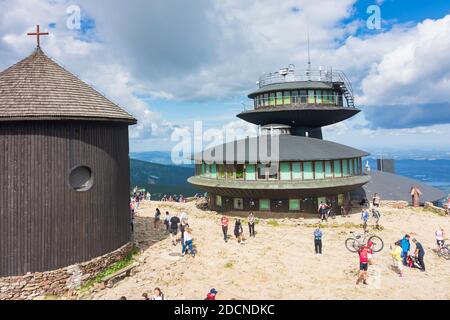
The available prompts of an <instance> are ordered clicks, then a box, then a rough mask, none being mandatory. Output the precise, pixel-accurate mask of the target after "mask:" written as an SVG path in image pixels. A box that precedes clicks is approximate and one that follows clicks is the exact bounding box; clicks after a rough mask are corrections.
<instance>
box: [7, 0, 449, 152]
mask: <svg viewBox="0 0 450 320" xmlns="http://www.w3.org/2000/svg"><path fill="white" fill-rule="evenodd" d="M374 4H376V5H378V6H379V8H380V10H381V11H380V12H381V18H382V28H381V29H380V30H369V29H368V28H367V26H366V20H367V19H368V17H369V14H367V8H368V7H369V6H370V5H374ZM72 5H76V6H78V7H79V8H80V12H81V16H80V19H81V20H80V21H81V28H80V29H75V30H74V29H70V28H68V27H67V20H68V18H69V16H70V15H69V14H68V13H67V10H68V8H69V7H70V6H72ZM37 23H40V24H41V25H42V26H47V29H48V30H49V31H50V33H51V36H50V37H48V39H44V40H43V48H44V50H45V52H46V53H47V54H48V55H50V56H51V57H52V58H54V59H55V60H56V61H57V62H58V63H61V64H62V65H64V66H65V67H66V68H67V69H69V70H70V71H72V72H73V73H75V74H77V75H78V76H79V77H80V78H81V79H83V80H85V81H86V82H88V83H89V84H91V85H92V86H94V87H95V88H96V89H98V90H99V91H101V92H102V93H104V94H105V95H106V96H107V97H109V98H110V99H111V100H113V101H114V102H116V103H118V104H119V105H121V106H122V107H123V108H124V109H126V110H127V111H129V112H130V113H132V114H133V115H134V116H135V117H136V118H137V119H138V121H139V124H138V126H136V127H133V128H131V129H130V137H131V149H132V151H152V150H171V148H173V146H174V145H175V144H176V142H175V141H172V140H171V135H172V134H174V133H179V132H188V131H189V130H191V129H192V127H193V124H194V121H202V122H203V127H204V128H205V129H215V130H216V131H219V132H220V131H224V130H225V129H227V128H234V129H238V131H239V132H240V133H241V134H243V135H246V134H247V131H252V130H253V129H254V128H251V126H249V125H248V124H246V123H244V122H243V121H241V120H239V119H237V118H236V114H238V113H239V112H241V111H242V110H243V106H242V103H243V102H244V103H247V104H251V102H250V101H249V100H248V98H247V94H248V93H250V92H251V91H253V90H254V89H255V88H256V84H255V83H256V81H257V79H258V77H259V76H260V75H261V74H263V73H266V72H273V71H276V70H278V69H279V68H280V67H284V66H287V65H289V64H291V63H293V64H295V65H296V66H297V69H303V68H305V67H306V62H307V50H306V48H307V46H306V43H307V42H306V34H307V32H306V30H307V28H309V29H310V34H311V54H312V63H313V68H317V67H319V66H323V67H328V66H333V68H335V69H341V70H344V71H345V72H346V74H347V75H348V76H349V77H350V79H351V81H352V83H353V86H354V88H355V91H356V104H357V106H359V107H361V108H362V109H363V113H361V114H360V115H358V116H356V117H354V118H353V119H351V120H348V121H346V122H344V123H340V124H338V125H335V126H331V127H327V128H325V129H324V133H325V138H326V139H330V140H333V141H337V142H341V143H346V144H350V145H352V146H354V147H358V148H362V149H373V148H394V149H395V148H401V149H408V148H409V149H413V148H427V147H433V148H436V149H441V150H444V151H445V150H450V141H449V139H448V137H449V136H450V92H449V91H450V90H448V87H449V85H450V80H449V79H450V59H448V52H450V3H449V2H448V1H442V0H430V1H422V0H384V1H381V0H372V1H370V0H364V1H356V0H322V1H320V5H318V1H316V0H284V1H271V0H260V1H256V0H243V1H228V2H225V1H216V2H213V1H207V0H199V1H195V2H190V1H182V0H171V1H162V0H155V1H150V2H149V1H145V0H135V1H134V2H133V3H132V4H127V3H125V2H124V1H120V0H110V1H106V0H96V1H88V0H78V1H65V0H61V1H54V0H52V1H50V0H14V1H13V0H3V1H0V69H4V68H6V67H8V66H9V65H11V64H13V63H15V62H17V61H18V60H20V59H22V58H23V57H25V56H27V55H28V54H29V53H30V52H31V50H32V49H33V40H31V39H28V38H27V37H25V36H24V34H25V33H26V32H28V31H30V30H31V29H32V28H33V26H34V25H36V24H37Z"/></svg>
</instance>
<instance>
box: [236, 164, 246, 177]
mask: <svg viewBox="0 0 450 320" xmlns="http://www.w3.org/2000/svg"><path fill="white" fill-rule="evenodd" d="M243 179H244V165H243V164H237V165H236V180H243Z"/></svg>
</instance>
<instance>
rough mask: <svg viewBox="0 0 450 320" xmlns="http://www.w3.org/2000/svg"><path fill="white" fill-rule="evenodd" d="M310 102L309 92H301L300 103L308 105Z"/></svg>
mask: <svg viewBox="0 0 450 320" xmlns="http://www.w3.org/2000/svg"><path fill="white" fill-rule="evenodd" d="M307 101H308V91H306V90H300V103H303V104H306V102H307Z"/></svg>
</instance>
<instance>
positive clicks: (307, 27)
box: [306, 23, 311, 80]
mask: <svg viewBox="0 0 450 320" xmlns="http://www.w3.org/2000/svg"><path fill="white" fill-rule="evenodd" d="M306 30H307V37H308V77H309V80H311V50H310V40H309V23H307V25H306Z"/></svg>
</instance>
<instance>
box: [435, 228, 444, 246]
mask: <svg viewBox="0 0 450 320" xmlns="http://www.w3.org/2000/svg"><path fill="white" fill-rule="evenodd" d="M435 236H436V244H437V250H438V251H439V250H440V249H441V247H442V246H443V245H444V228H442V227H439V229H437V230H436V233H435Z"/></svg>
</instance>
